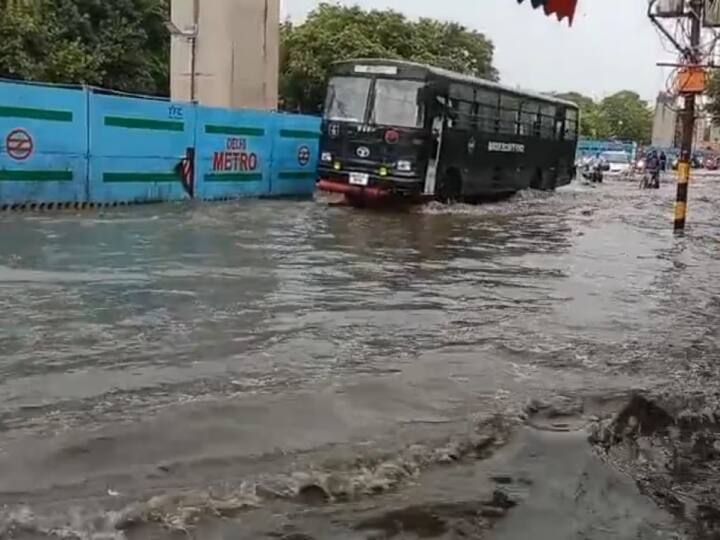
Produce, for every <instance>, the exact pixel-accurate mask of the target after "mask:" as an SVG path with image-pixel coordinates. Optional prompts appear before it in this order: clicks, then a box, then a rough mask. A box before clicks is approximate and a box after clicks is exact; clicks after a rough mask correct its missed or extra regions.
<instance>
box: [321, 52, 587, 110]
mask: <svg viewBox="0 0 720 540" xmlns="http://www.w3.org/2000/svg"><path fill="white" fill-rule="evenodd" d="M357 64H364V65H371V66H377V65H386V66H387V65H389V66H395V67H398V68H407V69H409V70H412V71H417V72H424V73H425V74H426V75H429V76H430V77H431V78H432V77H435V78H438V79H447V80H450V81H456V82H461V83H466V84H471V85H474V86H482V87H485V88H492V89H495V90H502V91H503V92H507V93H510V94H515V95H517V96H523V97H529V98H533V99H537V100H540V101H546V102H549V103H556V104H559V105H565V106H566V107H571V108H573V109H579V107H578V105H577V104H576V103H573V102H572V101H568V100H565V99H560V98H557V97H554V96H550V95H547V94H541V93H539V92H529V91H527V90H523V89H521V88H513V87H511V86H506V85H504V84H500V83H496V82H493V81H489V80H487V79H481V78H479V77H473V76H472V75H465V74H463V73H457V72H455V71H450V70H448V69H443V68H439V67H435V66H431V65H428V64H419V63H417V62H408V61H406V60H393V59H390V58H355V59H349V60H341V61H338V62H334V63H333V67H334V68H339V67H350V66H353V65H357Z"/></svg>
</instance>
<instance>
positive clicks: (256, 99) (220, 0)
mask: <svg viewBox="0 0 720 540" xmlns="http://www.w3.org/2000/svg"><path fill="white" fill-rule="evenodd" d="M168 26H169V28H170V31H171V34H172V47H171V59H170V72H171V78H170V93H171V97H172V99H173V100H175V101H194V102H197V103H200V104H201V105H207V106H211V107H226V108H233V109H239V108H251V109H264V110H271V109H275V108H276V107H277V100H278V75H279V45H280V43H279V41H280V0H172V4H171V22H170V23H169V25H168Z"/></svg>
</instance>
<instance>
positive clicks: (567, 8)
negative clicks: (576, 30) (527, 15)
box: [517, 0, 578, 24]
mask: <svg viewBox="0 0 720 540" xmlns="http://www.w3.org/2000/svg"><path fill="white" fill-rule="evenodd" d="M517 1H518V3H519V4H522V3H523V0H517ZM530 2H531V3H532V6H533V7H534V8H538V7H540V6H543V8H544V9H545V13H546V14H547V15H555V16H557V18H558V20H562V19H564V18H566V17H567V18H568V20H569V22H570V24H572V21H573V18H574V17H575V8H576V7H577V2H578V0H530Z"/></svg>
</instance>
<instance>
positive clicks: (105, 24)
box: [0, 0, 170, 95]
mask: <svg viewBox="0 0 720 540" xmlns="http://www.w3.org/2000/svg"><path fill="white" fill-rule="evenodd" d="M0 1H2V0H0ZM168 15H169V6H168V0H113V1H112V2H108V1H105V0H4V3H1V4H0V36H2V39H1V40H0V76H3V77H10V78H18V79H25V80H38V81H47V82H56V83H84V84H91V85H98V86H104V87H108V88H112V89H115V90H122V91H127V92H141V93H149V94H163V95H167V93H168V89H169V82H168V63H169V43H170V38H169V35H168V31H167V30H166V28H165V25H164V22H165V21H166V20H167V17H168Z"/></svg>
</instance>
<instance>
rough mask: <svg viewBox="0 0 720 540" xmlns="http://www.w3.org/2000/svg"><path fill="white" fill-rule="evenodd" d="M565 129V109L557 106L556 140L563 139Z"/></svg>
mask: <svg viewBox="0 0 720 540" xmlns="http://www.w3.org/2000/svg"><path fill="white" fill-rule="evenodd" d="M564 131H565V109H563V108H559V109H558V111H557V116H556V117H555V139H556V140H558V141H561V140H563V134H564Z"/></svg>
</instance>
